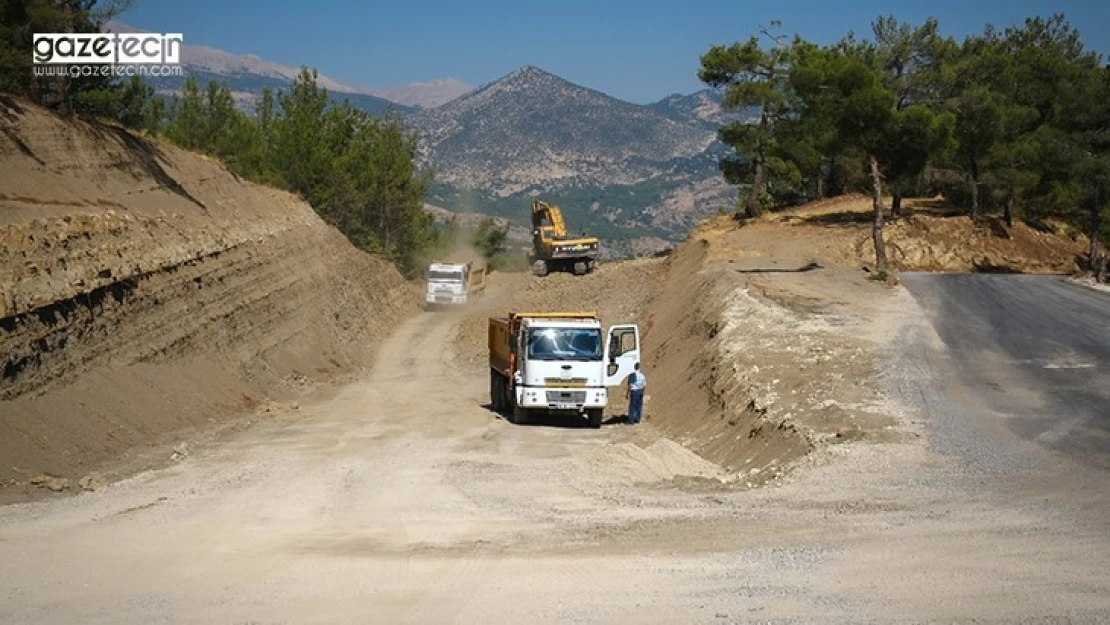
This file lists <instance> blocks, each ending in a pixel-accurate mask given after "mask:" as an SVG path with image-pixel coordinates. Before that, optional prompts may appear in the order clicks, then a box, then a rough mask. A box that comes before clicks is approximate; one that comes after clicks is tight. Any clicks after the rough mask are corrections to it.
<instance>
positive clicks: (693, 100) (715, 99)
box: [647, 89, 758, 130]
mask: <svg viewBox="0 0 1110 625" xmlns="http://www.w3.org/2000/svg"><path fill="white" fill-rule="evenodd" d="M723 99H724V96H723V95H722V94H721V92H720V91H717V90H715V89H702V90H701V91H698V92H696V93H691V94H689V95H683V94H681V93H675V94H673V95H669V96H667V97H665V98H663V99H662V100H660V101H658V102H653V103H652V104H649V105H647V106H648V108H650V109H652V110H653V111H656V112H658V113H661V114H663V115H666V116H667V117H670V118H671V119H677V120H680V121H701V122H704V123H705V124H707V125H709V126H710V127H712V128H713V130H716V129H717V128H719V127H721V126H723V125H724V124H727V123H729V122H732V121H742V120H745V119H751V118H754V117H755V116H756V115H757V114H758V111H742V112H731V111H725V110H722V109H721V100H723Z"/></svg>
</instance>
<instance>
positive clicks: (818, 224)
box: [716, 195, 1087, 273]
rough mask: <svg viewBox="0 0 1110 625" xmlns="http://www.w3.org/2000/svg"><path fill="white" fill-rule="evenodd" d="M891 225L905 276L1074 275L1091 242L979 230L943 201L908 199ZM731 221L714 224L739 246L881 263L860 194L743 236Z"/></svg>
mask: <svg viewBox="0 0 1110 625" xmlns="http://www.w3.org/2000/svg"><path fill="white" fill-rule="evenodd" d="M886 202H887V208H888V213H889V202H890V200H889V199H887V200H886ZM888 219H889V220H890V221H889V223H888V224H887V227H886V230H885V233H884V237H885V240H886V244H887V256H888V259H889V261H890V264H891V267H893V268H894V269H897V270H902V271H941V272H1001V273H1011V272H1013V273H1074V272H1075V271H1076V270H1077V269H1078V268H1079V266H1078V265H1077V260H1079V259H1081V257H1082V256H1083V255H1084V254H1086V249H1087V239H1086V237H1084V236H1083V235H1081V234H1078V233H1076V234H1075V238H1074V239H1073V238H1071V237H1069V236H1067V235H1066V234H1064V231H1065V230H1066V229H1065V228H1063V227H1061V226H1058V225H1056V224H1048V226H1049V228H1047V230H1048V231H1042V230H1038V229H1035V228H1032V227H1030V226H1029V225H1028V224H1026V223H1023V222H1021V221H1017V222H1015V223H1014V225H1013V227H1007V226H1006V225H1005V223H1004V222H1003V221H1002V220H1001V219H999V218H998V217H994V216H990V217H987V218H986V219H985V220H984V222H983V223H982V224H980V225H979V226H978V227H976V226H975V224H973V223H972V221H971V219H970V218H969V217H967V215H966V214H964V211H962V210H959V209H954V208H952V207H950V206H947V205H946V204H944V203H943V202H941V201H937V200H925V199H912V198H911V199H906V200H904V201H903V216H902V217H899V218H889V217H888ZM728 221H729V220H728V218H718V219H717V220H716V222H717V224H718V227H719V228H718V229H719V230H720V231H721V233H722V234H724V233H726V232H729V231H731V230H735V232H731V233H730V234H729V238H730V239H731V242H732V243H733V244H734V245H735V246H736V247H743V248H746V249H750V250H763V251H766V250H770V249H775V248H779V250H780V251H782V252H787V253H791V254H793V255H805V256H807V257H808V258H811V259H819V260H822V262H826V263H838V264H841V265H844V266H846V267H853V268H857V267H860V266H870V265H872V264H873V263H874V262H875V260H874V248H873V246H872V244H871V199H870V198H867V197H865V196H862V195H849V196H843V197H838V198H832V199H828V200H823V201H820V202H814V203H811V204H807V205H805V206H800V207H798V208H795V209H792V210H788V211H784V212H781V213H775V214H771V215H768V216H766V217H765V218H763V219H761V220H758V221H755V222H753V223H751V224H748V225H746V226H744V227H743V228H742V229H739V230H737V229H735V228H727V227H724V224H726V223H727V222H728Z"/></svg>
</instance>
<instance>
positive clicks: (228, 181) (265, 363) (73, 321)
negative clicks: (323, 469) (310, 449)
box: [0, 99, 418, 481]
mask: <svg viewBox="0 0 1110 625" xmlns="http://www.w3.org/2000/svg"><path fill="white" fill-rule="evenodd" d="M0 129H2V130H3V135H2V136H0V167H2V169H3V171H4V176H3V179H2V180H0V207H2V210H0V354H3V360H2V363H0V366H2V377H0V400H2V401H0V458H2V461H0V481H3V480H5V479H7V480H12V481H20V480H24V481H25V479H26V478H28V477H30V476H33V475H36V474H38V473H42V472H51V473H54V474H57V475H63V476H64V475H69V476H71V477H74V478H79V477H80V476H81V475H84V474H86V473H88V471H89V468H90V467H93V466H98V465H102V464H104V463H105V461H108V460H114V461H116V462H118V461H120V460H121V459H125V458H126V457H127V456H128V454H129V453H130V451H131V450H134V449H135V448H136V446H138V445H141V444H146V443H158V442H167V441H170V440H173V439H174V438H176V437H178V436H184V435H186V434H187V433H189V432H193V431H196V430H197V429H199V428H203V427H208V426H210V425H212V424H214V423H219V422H222V421H226V420H227V419H228V418H229V417H231V416H234V415H237V414H241V413H243V412H245V411H252V410H256V409H258V408H260V407H261V406H262V405H263V404H266V403H267V402H271V401H282V400H289V399H292V398H293V397H296V396H298V395H299V394H301V393H303V392H304V391H305V390H306V389H309V388H312V387H313V386H314V384H315V383H317V382H327V381H333V380H336V379H338V378H340V377H343V376H345V375H348V374H350V373H351V372H353V371H355V370H357V369H360V368H362V367H364V366H367V365H368V364H369V363H370V362H371V360H370V359H371V357H372V356H373V353H374V350H375V348H376V346H377V345H378V344H379V343H380V342H381V340H382V339H383V338H384V337H385V336H386V335H387V334H388V332H389V331H390V329H391V328H392V327H393V326H394V325H395V323H396V322H397V320H398V319H399V318H401V317H404V316H406V315H409V314H411V313H413V312H415V311H416V310H417V308H416V307H417V305H418V292H417V290H416V289H415V288H414V287H413V286H412V285H411V284H409V283H406V282H405V281H404V280H403V279H402V278H401V276H400V275H399V274H398V273H397V272H396V271H395V270H394V269H393V267H392V266H391V265H389V264H388V263H386V262H385V261H383V260H380V259H376V258H373V257H371V256H368V255H366V254H363V253H361V252H358V251H357V250H355V249H354V248H353V247H352V246H350V244H349V243H348V242H347V241H346V239H345V238H344V237H343V236H342V235H341V234H340V233H339V232H338V231H336V230H335V229H333V228H331V227H328V226H327V225H325V224H324V223H323V222H322V221H321V220H320V219H319V218H318V217H317V216H316V214H315V213H314V212H313V211H312V209H311V207H309V206H308V205H307V204H305V203H304V202H303V201H301V200H299V199H298V198H296V197H294V196H292V195H290V194H287V193H284V192H280V191H277V190H274V189H270V188H266V187H262V186H258V185H255V184H251V183H247V182H244V181H242V180H239V179H238V178H237V177H235V176H234V175H233V174H231V173H229V172H228V171H227V170H226V169H224V168H223V167H222V166H221V165H220V164H219V163H217V162H215V161H214V160H212V159H208V158H205V157H202V156H198V155H195V154H192V153H188V152H185V151H183V150H180V149H178V148H176V147H174V146H171V145H167V144H163V143H161V142H157V141H150V140H147V139H144V138H141V137H137V136H135V135H132V134H130V133H128V132H126V131H123V130H121V129H118V128H114V127H109V126H104V125H101V124H96V123H88V122H83V121H74V120H63V119H61V118H58V117H56V116H54V115H53V114H51V113H48V112H46V111H44V110H42V109H39V108H37V107H35V106H33V105H28V104H24V103H21V102H19V101H13V100H10V99H5V100H3V101H0Z"/></svg>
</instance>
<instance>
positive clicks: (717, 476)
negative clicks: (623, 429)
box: [580, 438, 729, 484]
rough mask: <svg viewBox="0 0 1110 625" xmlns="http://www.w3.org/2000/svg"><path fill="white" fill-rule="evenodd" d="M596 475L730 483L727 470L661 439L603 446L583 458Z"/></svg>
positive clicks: (638, 480) (628, 481)
mask: <svg viewBox="0 0 1110 625" xmlns="http://www.w3.org/2000/svg"><path fill="white" fill-rule="evenodd" d="M580 461H581V462H583V463H584V464H585V465H586V466H587V467H588V468H590V469H591V470H592V471H593V473H594V474H603V475H605V478H606V479H607V480H615V481H618V482H622V483H625V484H644V483H652V482H664V481H667V480H673V479H675V478H681V477H693V478H703V479H710V480H717V481H720V482H726V481H728V479H729V476H728V475H727V474H726V473H725V471H724V470H723V469H722V468H721V467H719V466H717V465H715V464H713V463H712V462H709V461H708V460H705V459H704V458H702V457H701V456H699V455H697V454H695V453H694V452H692V451H690V450H689V449H686V448H685V447H683V446H682V445H679V444H678V443H676V442H674V441H672V440H669V439H666V438H661V439H658V440H656V441H654V442H652V443H651V444H649V445H647V446H646V447H640V446H639V445H636V444H635V443H631V442H624V443H616V444H613V445H605V446H603V447H599V448H598V449H597V450H596V451H594V452H593V453H591V454H590V455H588V456H586V457H585V458H582V459H581V460H580Z"/></svg>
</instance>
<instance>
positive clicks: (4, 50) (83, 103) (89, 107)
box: [0, 0, 132, 118]
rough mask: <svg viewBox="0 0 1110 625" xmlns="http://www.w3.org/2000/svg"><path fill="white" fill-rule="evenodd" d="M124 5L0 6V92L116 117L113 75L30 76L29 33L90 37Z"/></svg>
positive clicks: (39, 2)
mask: <svg viewBox="0 0 1110 625" xmlns="http://www.w3.org/2000/svg"><path fill="white" fill-rule="evenodd" d="M131 5H132V2H131V1H130V0H100V1H98V0H4V1H3V2H0V91H4V92H7V93H14V94H17V95H22V96H26V97H28V98H31V99H32V100H34V101H35V102H38V103H39V104H42V105H44V106H48V107H51V108H54V109H57V110H58V111H60V112H62V113H67V114H68V113H74V112H76V113H81V114H85V115H95V116H100V117H107V118H116V117H117V116H118V106H119V91H120V89H121V88H122V85H121V84H120V82H119V81H118V80H117V79H116V78H115V77H113V76H99V75H91V76H76V77H70V76H68V75H65V74H56V75H49V76H35V74H34V72H33V71H32V65H33V62H32V58H33V57H32V48H33V44H34V35H35V33H96V32H100V31H101V30H102V28H103V25H104V24H105V23H106V22H108V20H110V19H111V18H112V17H114V16H116V15H118V14H119V13H121V12H123V11H125V10H126V9H128V8H129V7H130V6H131Z"/></svg>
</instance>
